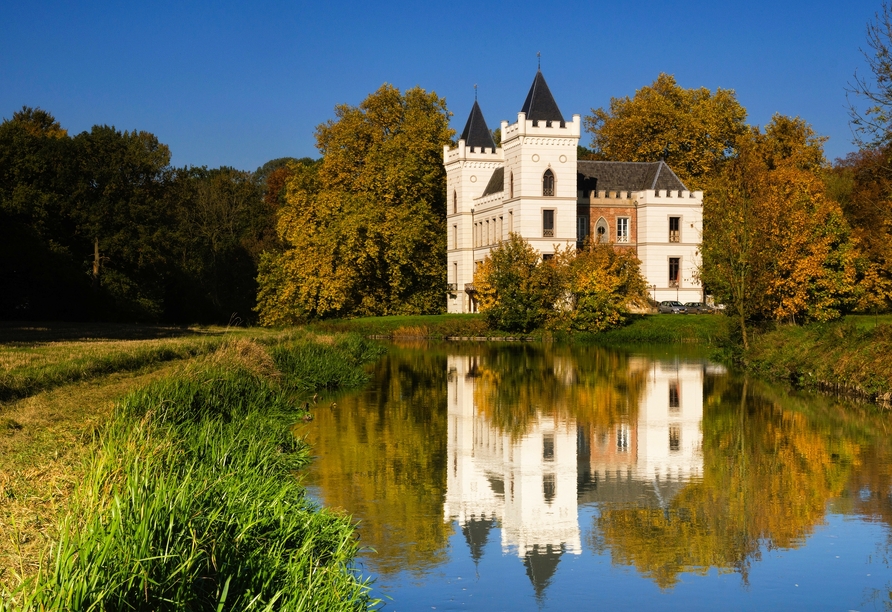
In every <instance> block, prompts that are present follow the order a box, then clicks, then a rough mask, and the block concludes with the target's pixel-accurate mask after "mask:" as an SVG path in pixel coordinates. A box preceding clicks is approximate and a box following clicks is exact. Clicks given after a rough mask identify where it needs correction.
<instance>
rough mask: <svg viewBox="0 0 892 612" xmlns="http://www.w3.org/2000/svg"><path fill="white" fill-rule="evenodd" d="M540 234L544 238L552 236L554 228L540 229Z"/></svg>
mask: <svg viewBox="0 0 892 612" xmlns="http://www.w3.org/2000/svg"><path fill="white" fill-rule="evenodd" d="M542 236H544V237H545V238H554V228H545V229H544V230H542Z"/></svg>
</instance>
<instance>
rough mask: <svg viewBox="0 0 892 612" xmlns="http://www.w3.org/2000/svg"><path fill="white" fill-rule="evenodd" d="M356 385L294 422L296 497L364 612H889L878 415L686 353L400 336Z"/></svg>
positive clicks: (889, 490)
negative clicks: (310, 453)
mask: <svg viewBox="0 0 892 612" xmlns="http://www.w3.org/2000/svg"><path fill="white" fill-rule="evenodd" d="M371 372H372V376H373V380H372V382H371V383H370V384H369V385H368V386H367V388H366V389H364V390H362V391H361V392H358V393H352V394H349V395H340V396H337V397H334V398H327V400H326V401H325V402H323V403H321V404H320V405H319V406H318V407H317V409H316V411H315V420H314V421H313V422H312V423H311V424H309V425H307V426H306V427H305V429H304V433H305V435H306V436H307V438H308V440H309V441H310V443H311V444H312V445H313V448H314V452H315V454H316V455H317V459H316V461H315V462H314V463H313V465H312V468H311V470H310V472H309V474H308V476H307V480H306V484H307V485H308V486H309V488H310V491H311V492H312V493H313V494H314V495H315V496H317V497H318V498H319V500H320V501H321V502H322V503H324V504H326V505H328V506H332V507H335V508H342V509H344V510H346V511H347V512H349V513H350V514H352V515H353V516H354V517H355V518H356V519H357V520H359V521H360V526H359V533H360V537H361V543H362V544H363V545H364V546H365V547H368V549H370V550H367V551H366V552H365V553H364V555H363V557H362V558H361V559H360V564H361V567H362V570H363V572H364V573H365V574H366V575H369V576H372V577H374V579H375V593H376V594H377V595H378V596H380V597H385V598H388V600H387V604H386V605H385V608H384V609H385V610H399V611H402V610H407V611H408V610H479V611H483V610H568V609H603V608H608V609H610V608H612V609H633V608H644V609H657V608H659V609H665V610H671V609H679V610H681V609H684V610H690V609H704V610H708V609H718V608H721V609H727V610H753V609H782V608H783V609H821V610H890V609H892V569H890V558H892V528H890V526H892V442H890V439H889V436H888V435H887V431H886V430H887V427H889V425H890V423H889V414H888V413H883V412H882V411H880V410H879V409H877V408H874V407H871V406H858V405H853V404H848V403H844V402H840V401H837V400H833V399H828V398H825V397H815V396H809V395H804V394H795V393H791V392H789V391H788V390H785V389H782V388H779V387H773V386H769V385H765V384H763V383H757V382H754V381H753V380H747V379H745V378H743V377H742V376H740V375H737V374H734V373H732V372H728V371H727V370H726V369H725V368H724V367H723V366H721V365H718V364H715V363H712V362H710V361H709V360H708V359H706V358H702V357H698V356H697V355H696V354H695V353H690V354H682V353H667V352H663V353H660V352H653V353H626V352H622V351H617V350H605V349H602V348H595V347H569V346H555V345H543V344H495V343H473V344H471V343H469V344H458V343H442V344H423V343H418V344H416V345H394V346H393V347H392V348H391V350H390V353H389V355H388V356H386V357H384V358H383V359H381V360H380V361H379V362H377V363H376V364H375V365H374V367H373V368H372V370H371ZM329 401H334V402H336V403H335V405H333V406H331V407H328V402H329ZM371 549H373V550H371Z"/></svg>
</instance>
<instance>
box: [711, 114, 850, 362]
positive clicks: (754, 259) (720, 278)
mask: <svg viewBox="0 0 892 612" xmlns="http://www.w3.org/2000/svg"><path fill="white" fill-rule="evenodd" d="M822 144H823V139H822V138H819V137H818V136H816V135H815V133H814V131H813V130H812V129H811V127H810V126H809V125H808V124H807V123H805V122H804V121H803V120H802V119H799V118H789V117H783V116H780V115H775V116H774V117H773V118H772V120H771V122H770V123H769V124H768V126H766V128H765V131H764V133H763V132H761V131H760V130H759V129H758V128H753V129H752V130H751V131H750V132H749V134H747V135H746V137H743V138H741V139H739V141H738V147H737V148H738V154H737V155H736V156H735V157H734V158H733V159H731V160H729V162H728V163H727V164H726V165H725V167H724V168H723V170H722V174H721V176H720V177H719V179H718V180H716V181H715V183H714V186H713V189H712V191H711V192H710V193H709V194H707V197H708V198H709V199H708V203H707V202H704V218H703V228H704V229H703V243H702V252H703V266H702V269H701V277H702V279H703V280H704V281H705V283H706V285H707V286H708V287H710V289H711V290H712V291H713V293H714V294H715V295H716V297H717V299H719V300H721V301H723V302H725V303H727V304H728V305H729V307H730V309H731V312H732V313H733V314H734V316H735V318H736V320H737V321H738V323H739V325H740V330H741V333H742V337H743V344H744V347H747V346H748V338H747V333H746V323H747V321H748V320H750V319H754V318H764V319H774V320H785V319H786V320H791V321H796V320H797V319H808V320H819V321H825V320H829V319H833V318H836V317H838V316H839V315H840V314H841V313H842V311H843V310H844V309H845V308H846V307H848V306H849V305H850V302H851V299H852V297H853V295H854V284H855V272H856V259H857V253H856V251H855V248H854V243H853V242H852V240H851V238H850V230H849V227H848V224H847V223H846V221H845V218H844V215H843V214H842V209H841V208H840V206H839V204H838V203H837V202H835V201H833V200H830V199H828V198H827V197H826V189H825V184H824V182H823V179H822V174H823V170H824V164H825V162H824V157H823V151H822Z"/></svg>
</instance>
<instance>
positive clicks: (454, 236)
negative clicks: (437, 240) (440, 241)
mask: <svg viewBox="0 0 892 612" xmlns="http://www.w3.org/2000/svg"><path fill="white" fill-rule="evenodd" d="M452 248H453V249H457V248H458V226H457V225H453V226H452Z"/></svg>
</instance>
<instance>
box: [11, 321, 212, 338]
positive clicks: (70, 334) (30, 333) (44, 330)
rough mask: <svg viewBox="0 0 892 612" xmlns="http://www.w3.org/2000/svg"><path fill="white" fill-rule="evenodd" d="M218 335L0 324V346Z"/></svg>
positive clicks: (132, 327)
mask: <svg viewBox="0 0 892 612" xmlns="http://www.w3.org/2000/svg"><path fill="white" fill-rule="evenodd" d="M222 333H223V330H222V329H221V330H213V331H212V330H203V329H196V328H189V327H186V326H171V325H167V326H165V325H138V324H127V323H62V322H56V321H53V322H46V321H38V322H35V321H0V344H22V343H27V344H35V343H44V342H59V341H66V340H160V339H164V338H181V337H185V336H197V335H203V336H205V335H209V336H216V335H220V334H222Z"/></svg>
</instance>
